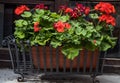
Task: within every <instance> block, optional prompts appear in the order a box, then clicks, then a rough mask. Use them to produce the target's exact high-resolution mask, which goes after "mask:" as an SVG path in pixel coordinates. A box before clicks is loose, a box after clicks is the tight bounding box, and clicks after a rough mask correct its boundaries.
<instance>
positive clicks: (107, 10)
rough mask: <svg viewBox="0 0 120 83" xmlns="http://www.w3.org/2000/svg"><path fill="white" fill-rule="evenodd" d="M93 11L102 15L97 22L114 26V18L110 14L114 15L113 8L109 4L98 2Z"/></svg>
mask: <svg viewBox="0 0 120 83" xmlns="http://www.w3.org/2000/svg"><path fill="white" fill-rule="evenodd" d="M95 10H98V11H100V12H102V13H103V14H102V15H101V16H100V17H99V21H100V22H101V21H104V22H106V23H107V24H111V25H113V26H115V18H114V17H112V16H111V15H110V14H111V13H115V8H114V6H113V5H112V4H110V3H105V2H100V3H99V4H97V5H96V6H95Z"/></svg>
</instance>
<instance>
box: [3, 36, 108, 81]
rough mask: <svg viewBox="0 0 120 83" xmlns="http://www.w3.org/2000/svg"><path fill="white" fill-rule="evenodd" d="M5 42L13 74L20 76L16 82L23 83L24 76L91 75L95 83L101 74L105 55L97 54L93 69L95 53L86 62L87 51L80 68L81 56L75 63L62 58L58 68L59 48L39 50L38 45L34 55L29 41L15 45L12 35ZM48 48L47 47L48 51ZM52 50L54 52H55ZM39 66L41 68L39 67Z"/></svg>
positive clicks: (42, 48) (35, 47)
mask: <svg viewBox="0 0 120 83" xmlns="http://www.w3.org/2000/svg"><path fill="white" fill-rule="evenodd" d="M5 41H6V42H7V45H8V48H9V53H10V57H11V61H12V67H13V69H14V72H15V73H18V74H20V75H21V77H18V81H24V78H25V76H26V75H37V76H39V75H40V74H44V75H51V74H52V75H54V74H63V75H68V74H69V75H70V74H78V75H81V74H82V75H91V77H92V78H93V83H95V82H96V80H95V77H96V76H97V75H101V74H102V73H103V65H104V59H103V58H104V57H105V55H106V54H105V53H101V52H99V56H98V57H97V60H96V65H95V67H94V65H93V64H94V60H93V59H94V58H95V56H96V55H94V54H95V52H91V54H92V55H91V56H90V61H89V62H88V60H87V57H88V56H89V55H87V53H88V51H84V54H85V55H84V58H83V61H84V63H83V67H81V66H80V64H81V54H80V55H79V56H78V57H77V59H76V62H75V61H72V60H67V59H66V57H64V56H63V60H62V62H63V63H62V67H61V66H60V64H61V63H60V61H59V60H60V57H61V54H60V48H57V49H54V48H52V47H51V46H47V47H46V46H43V47H41V48H39V45H35V46H34V53H33V52H32V49H33V47H32V46H30V42H29V41H26V42H22V41H20V44H19V45H18V44H16V41H15V38H14V36H13V35H11V36H8V37H6V38H5ZM26 47H27V50H26ZM48 47H49V50H48ZM53 50H55V52H54V51H53ZM53 52H54V53H53ZM33 54H34V56H33ZM53 54H54V56H55V58H54V56H53ZM48 56H49V59H48ZM33 57H35V58H36V59H33ZM40 58H42V59H40ZM101 58H102V59H101ZM40 60H42V61H40ZM47 60H49V63H48V62H47ZM53 61H55V62H53ZM34 62H36V63H34ZM42 62H43V63H42ZM87 63H89V67H88V66H87V65H86V64H87ZM41 64H42V65H43V66H41ZM54 64H55V66H54ZM67 64H69V68H68V67H67ZM74 64H75V65H76V68H75V67H74ZM47 66H49V67H47ZM97 82H98V81H97Z"/></svg>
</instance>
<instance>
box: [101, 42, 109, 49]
mask: <svg viewBox="0 0 120 83" xmlns="http://www.w3.org/2000/svg"><path fill="white" fill-rule="evenodd" d="M109 48H111V45H110V44H109V43H106V42H102V43H101V46H100V49H101V50H102V51H106V50H108V49H109Z"/></svg>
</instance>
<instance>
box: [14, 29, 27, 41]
mask: <svg viewBox="0 0 120 83" xmlns="http://www.w3.org/2000/svg"><path fill="white" fill-rule="evenodd" d="M14 35H16V36H17V37H18V38H20V39H23V38H24V37H25V34H24V32H21V31H16V32H15V33H14Z"/></svg>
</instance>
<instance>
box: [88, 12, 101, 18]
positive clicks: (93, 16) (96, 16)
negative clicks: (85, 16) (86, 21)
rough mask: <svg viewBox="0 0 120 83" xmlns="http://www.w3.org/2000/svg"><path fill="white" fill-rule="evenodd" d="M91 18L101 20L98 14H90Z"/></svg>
mask: <svg viewBox="0 0 120 83" xmlns="http://www.w3.org/2000/svg"><path fill="white" fill-rule="evenodd" d="M89 16H90V18H92V19H98V18H99V16H98V14H97V13H93V14H89Z"/></svg>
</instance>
